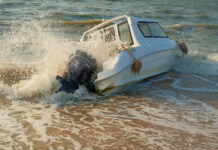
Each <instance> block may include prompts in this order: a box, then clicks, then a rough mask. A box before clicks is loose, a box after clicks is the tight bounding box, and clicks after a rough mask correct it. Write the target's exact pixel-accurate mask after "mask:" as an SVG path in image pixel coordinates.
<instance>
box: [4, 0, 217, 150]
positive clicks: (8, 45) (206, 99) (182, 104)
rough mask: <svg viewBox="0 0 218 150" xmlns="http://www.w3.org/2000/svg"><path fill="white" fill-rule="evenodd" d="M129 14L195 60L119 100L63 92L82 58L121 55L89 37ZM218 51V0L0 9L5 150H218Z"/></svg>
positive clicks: (10, 4)
mask: <svg viewBox="0 0 218 150" xmlns="http://www.w3.org/2000/svg"><path fill="white" fill-rule="evenodd" d="M123 14H126V15H132V16H136V17H146V18H154V19H157V20H159V22H160V24H161V25H162V26H163V28H164V30H165V31H166V33H167V34H168V36H169V38H171V39H172V40H178V41H183V42H185V43H186V44H187V46H188V48H189V54H188V55H186V56H184V57H180V58H178V59H177V60H176V64H175V66H174V67H173V68H172V69H171V70H170V71H169V72H168V73H165V74H162V75H159V76H155V77H153V78H149V79H146V80H144V81H142V82H139V83H136V84H134V85H130V86H128V87H125V88H124V89H123V90H122V91H120V92H118V93H117V94H115V95H110V96H107V97H103V96H99V95H96V94H92V93H89V92H88V91H87V90H86V89H85V88H84V87H82V86H81V87H80V89H79V90H77V91H76V92H75V93H74V94H66V93H55V89H56V88H57V87H58V86H59V83H58V82H57V81H56V80H55V77H56V75H57V74H60V75H61V74H63V73H64V71H65V69H66V68H65V66H66V63H67V60H68V57H69V55H70V54H71V53H73V52H74V51H75V50H77V49H83V50H86V51H87V52H89V53H90V54H92V55H93V56H94V57H95V58H96V59H97V61H98V63H102V62H103V61H104V59H105V58H106V57H109V56H111V55H112V54H113V52H112V51H113V47H114V46H115V45H105V44H102V43H100V42H94V43H91V44H84V43H81V42H79V39H80V37H81V35H82V33H83V32H84V31H86V30H88V29H89V28H91V27H93V26H95V25H97V24H99V23H101V22H102V20H107V19H111V18H113V17H116V16H118V15H123ZM217 43H218V1H217V0H208V1H204V0H193V1H188V0H182V1H174V0H157V1H152V0H144V1H142V0H141V1H140V0H137V1H134V0H122V1H115V0H113V1H112V0H101V1H100V0H92V1H91V0H83V1H77V0H73V1H69V0H63V1H60V0H52V1H51V0H46V1H45V0H38V1H33V0H29V1H25V0H19V1H17V0H16V1H15V0H9V1H4V0H0V116H1V119H0V149H76V150H77V149H94V150H95V149H148V150H149V149H211V150H214V149H218V145H217V142H218V138H217V137H218V117H217V116H218V110H217V108H218V44H217ZM115 44H116V43H115Z"/></svg>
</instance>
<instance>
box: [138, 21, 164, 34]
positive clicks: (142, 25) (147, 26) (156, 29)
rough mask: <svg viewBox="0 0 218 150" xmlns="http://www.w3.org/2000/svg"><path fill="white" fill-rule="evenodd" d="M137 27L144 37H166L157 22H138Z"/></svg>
mask: <svg viewBox="0 0 218 150" xmlns="http://www.w3.org/2000/svg"><path fill="white" fill-rule="evenodd" d="M138 27H139V29H140V31H141V32H142V34H143V35H144V37H167V35H166V34H165V33H164V31H163V29H162V28H161V27H160V25H159V24H158V23H157V22H138Z"/></svg>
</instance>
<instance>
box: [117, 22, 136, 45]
mask: <svg viewBox="0 0 218 150" xmlns="http://www.w3.org/2000/svg"><path fill="white" fill-rule="evenodd" d="M118 31H119V36H120V40H121V41H123V42H127V44H129V45H132V44H133V41H132V36H131V33H130V29H129V24H128V22H127V21H126V20H125V21H123V22H121V23H119V24H118Z"/></svg>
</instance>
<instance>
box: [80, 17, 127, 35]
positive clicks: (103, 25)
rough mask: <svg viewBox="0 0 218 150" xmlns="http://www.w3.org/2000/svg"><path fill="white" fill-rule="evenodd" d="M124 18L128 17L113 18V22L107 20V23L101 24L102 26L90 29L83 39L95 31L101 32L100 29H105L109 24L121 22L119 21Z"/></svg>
mask: <svg viewBox="0 0 218 150" xmlns="http://www.w3.org/2000/svg"><path fill="white" fill-rule="evenodd" d="M124 18H127V16H126V15H123V16H119V17H116V18H113V19H111V20H107V21H105V22H103V23H101V24H99V25H97V26H95V27H93V28H91V29H89V30H88V31H86V32H84V33H83V36H82V38H83V37H84V36H85V35H87V34H90V33H92V32H94V31H96V30H99V29H100V28H103V27H105V26H107V25H108V24H111V23H114V22H116V21H119V20H122V19H124Z"/></svg>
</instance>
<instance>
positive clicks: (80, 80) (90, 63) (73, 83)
mask: <svg viewBox="0 0 218 150" xmlns="http://www.w3.org/2000/svg"><path fill="white" fill-rule="evenodd" d="M96 70H97V62H96V60H95V59H94V58H93V57H92V56H90V55H89V54H87V52H85V51H82V50H77V51H76V52H75V53H73V54H72V55H70V57H69V61H68V64H67V70H66V74H65V75H64V76H63V77H61V76H59V75H57V76H56V79H57V80H59V81H60V83H61V87H60V88H59V90H58V91H57V92H60V91H64V92H66V93H73V92H74V91H75V90H76V89H78V88H79V85H84V86H85V87H86V88H87V89H88V90H89V91H91V92H95V91H96V90H95V86H94V83H93V82H94V79H95V78H96V77H95V78H94V79H93V75H96Z"/></svg>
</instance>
